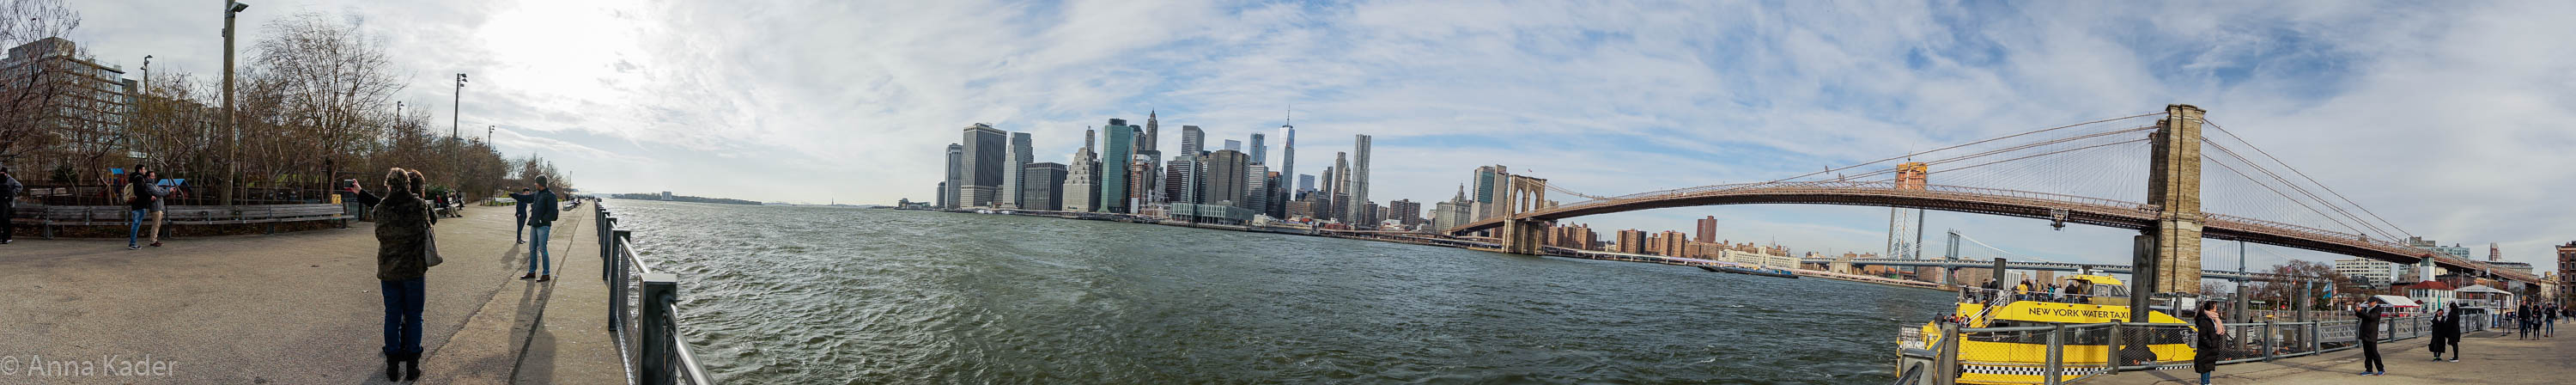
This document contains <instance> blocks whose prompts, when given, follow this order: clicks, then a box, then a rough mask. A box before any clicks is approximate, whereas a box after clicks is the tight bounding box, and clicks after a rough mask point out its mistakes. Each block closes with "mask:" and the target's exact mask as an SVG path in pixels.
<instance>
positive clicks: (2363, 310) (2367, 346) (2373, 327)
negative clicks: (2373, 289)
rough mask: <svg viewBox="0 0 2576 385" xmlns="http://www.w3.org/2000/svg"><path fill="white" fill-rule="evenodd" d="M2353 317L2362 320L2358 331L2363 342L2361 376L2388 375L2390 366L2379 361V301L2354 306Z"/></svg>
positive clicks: (2362, 302) (2373, 299) (2370, 300)
mask: <svg viewBox="0 0 2576 385" xmlns="http://www.w3.org/2000/svg"><path fill="white" fill-rule="evenodd" d="M2352 317H2353V318H2354V319H2359V320H2361V324H2360V325H2357V326H2356V327H2357V328H2358V329H2357V330H2356V331H2357V332H2358V333H2356V334H2358V335H2359V337H2360V340H2361V375H2364V376H2385V375H2388V364H2387V363H2384V362H2380V361H2379V299H2378V298H2371V299H2366V300H2362V301H2361V302H2360V303H2357V304H2354V305H2353V308H2352Z"/></svg>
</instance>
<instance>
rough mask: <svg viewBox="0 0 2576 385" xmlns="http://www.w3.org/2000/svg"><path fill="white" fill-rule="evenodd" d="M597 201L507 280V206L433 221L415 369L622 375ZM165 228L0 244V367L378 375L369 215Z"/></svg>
mask: <svg viewBox="0 0 2576 385" xmlns="http://www.w3.org/2000/svg"><path fill="white" fill-rule="evenodd" d="M589 213H590V207H589V206H583V207H582V208H580V209H577V210H568V211H565V212H564V214H563V219H564V220H563V221H561V222H560V223H558V224H557V225H556V226H555V230H554V236H553V240H552V244H551V245H550V246H552V247H550V248H551V249H554V250H555V253H556V256H555V259H554V261H553V262H554V265H555V275H556V278H557V279H556V281H554V282H549V283H545V284H539V283H536V282H533V281H525V280H519V279H517V278H518V275H519V274H521V273H522V272H525V271H526V267H527V261H526V252H527V250H526V248H525V247H524V246H525V245H520V244H517V243H515V242H514V241H513V239H512V234H511V230H512V229H511V225H510V215H511V211H510V210H509V208H507V207H477V208H473V209H470V210H469V211H468V212H467V217H465V218H447V219H444V220H442V221H441V222H440V223H439V225H438V241H439V250H440V253H441V255H442V256H444V257H445V259H446V263H445V264H442V265H439V266H438V267H434V268H431V269H430V271H429V276H428V289H429V295H428V298H427V302H428V306H427V309H425V311H424V312H423V316H422V317H423V319H424V321H425V323H424V329H425V331H424V332H423V333H422V338H421V340H422V346H423V347H424V348H426V349H428V353H427V354H426V355H425V357H424V358H422V367H423V368H424V369H425V371H426V373H427V375H426V376H424V377H423V378H422V382H423V383H460V384H502V383H513V382H524V383H554V384H600V383H623V382H625V380H624V378H623V376H624V375H625V369H624V366H623V364H621V363H620V361H619V360H618V358H617V357H618V356H617V353H616V351H617V350H616V348H615V346H613V345H610V344H609V341H610V339H609V338H610V335H609V333H608V332H607V331H605V330H604V329H603V328H602V325H604V323H605V321H604V319H605V317H606V311H607V310H606V309H607V304H606V301H607V293H606V291H607V289H606V288H605V287H604V286H603V285H602V284H601V283H600V281H599V272H600V270H599V263H600V262H599V254H598V250H597V249H598V243H597V242H598V240H597V239H592V238H594V234H596V233H595V229H593V228H592V227H591V226H592V223H591V215H590V214H589ZM165 242H167V244H168V247H160V248H151V247H146V248H144V249H143V250H132V251H129V250H125V243H124V240H122V239H118V240H112V241H110V240H32V239H21V240H20V241H19V242H17V243H15V244H10V245H0V293H7V294H5V295H0V383H11V384H15V383H186V384H197V383H234V384H259V383H268V384H323V383H328V384H351V383H360V384H365V383H385V382H386V381H385V380H384V359H383V358H382V357H381V356H380V355H378V353H377V352H378V350H379V349H380V348H381V347H382V345H383V341H384V340H383V332H384V329H383V319H384V318H383V317H384V314H383V306H384V305H383V297H381V294H380V293H379V292H378V290H377V281H376V279H375V272H376V270H375V268H376V264H375V250H376V241H375V231H374V225H373V224H368V223H356V224H353V225H352V226H351V227H350V228H348V229H340V230H318V231H305V232H296V233H286V234H278V235H259V236H232V237H214V238H182V239H171V240H165ZM39 361H41V362H44V363H53V364H57V365H52V366H47V365H42V364H34V363H36V362H39ZM137 364H139V365H137ZM84 365H86V366H88V367H92V368H95V369H91V370H90V371H89V372H87V373H84V372H83V371H81V370H80V368H81V367H82V366H84ZM129 365H131V366H132V367H135V368H140V369H144V370H134V371H132V372H139V373H121V370H120V369H124V368H128V367H129ZM57 367H59V368H64V369H69V370H62V371H56V370H52V368H57Z"/></svg>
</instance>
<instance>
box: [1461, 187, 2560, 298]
mask: <svg viewBox="0 0 2576 385" xmlns="http://www.w3.org/2000/svg"><path fill="white" fill-rule="evenodd" d="M1740 204H1822V205H1848V206H1874V207H1898V208H1915V209H1926V210H1940V211H1951V212H1962V213H1974V214H1987V215H1999V216H2008V217H2022V218H2035V219H2052V220H2062V221H2065V222H2066V223H2075V224H2085V225H2094V226H2104V227H2112V228H2123V229H2143V228H2147V227H2150V226H2153V224H2154V221H2155V220H2156V212H2155V210H2154V209H2153V207H2152V206H2147V205H2145V204H2141V203H2134V202H2123V201H2118V200H2110V199H2101V198H2090V197H2080V196H2072V195H2063V194H2049V193H2038V192H2028V191H2014V190H2004V189H1992V188H1978V187H1966V186H1942V185H1927V186H1924V187H1923V188H1922V189H1897V188H1894V185H1893V184H1892V183H1890V182H1850V181H1806V182H1785V183H1747V184H1731V185H1716V186H1702V187H1692V188H1684V189H1675V190H1664V191H1654V192H1646V193H1638V194H1630V195H1625V196H1619V197H1611V198H1608V199H1594V200H1588V201H1582V202H1575V203H1572V204H1566V205H1561V206H1554V207H1547V208H1543V209H1538V210H1536V211H1530V212H1524V213H1519V214H1515V215H1512V216H1511V217H1513V218H1519V219H1523V220H1538V221H1556V220H1562V219H1566V218H1572V217H1579V216H1585V215H1594V214H1608V213H1617V212H1627V211H1637V210H1647V209H1656V208H1671V207H1694V206H1717V205H1740ZM2202 214H2203V217H2204V218H2203V221H2204V222H2203V225H2204V226H2206V227H2204V228H2202V234H2201V235H2202V236H2203V237H2207V238H2210V239H2220V240H2240V241H2245V242H2251V243H2260V244H2267V245H2274V246H2282V247H2295V248H2301V249H2308V250H2316V251H2322V252H2328V253H2336V254H2343V255H2352V256H2359V257H2364V258H2371V259H2377V260H2382V261H2389V262H2396V263H2405V264H2413V263H2416V262H2417V261H2418V260H2420V259H2422V258H2423V257H2426V256H2433V257H2434V258H2436V263H2438V264H2440V265H2442V266H2443V267H2449V268H2455V269H2467V270H2470V271H2481V272H2486V273H2487V274H2492V275H2496V276H2499V277H2503V278H2507V279H2513V280H2517V281H2524V282H2537V281H2539V277H2538V276H2536V275H2532V274H2529V273H2522V272H2517V271H2509V270H2502V269H2496V268H2494V267H2493V266H2490V265H2487V264H2486V263H2484V262H2479V261H2475V260H2470V259H2465V258H2455V257H2449V256H2441V255H2438V254H2437V253H2434V252H2432V251H2430V250H2422V249H2417V248H2413V247H2409V246H2406V245H2403V244H2398V243H2394V241H2393V240H2368V239H2366V238H2361V237H2360V236H2358V235H2355V234H2347V233H2341V232H2336V231H2330V230H2322V229H2315V228H2308V227H2303V226H2298V225H2291V224H2285V223H2278V222H2269V221H2263V220H2259V219H2252V218H2243V217H2236V216H2229V215H2222V214H2216V213H2206V212H2204V213H2202ZM1504 219H1505V218H1504V217H1500V216H1498V217H1493V218H1487V219H1483V220H1478V221H1475V222H1469V223H1467V224H1464V225H1460V226H1458V227H1455V228H1451V229H1447V230H1446V232H1447V233H1451V234H1456V233H1461V232H1466V231H1474V230H1483V229H1492V228H1498V227H1500V226H1501V224H1502V221H1503V220H1504Z"/></svg>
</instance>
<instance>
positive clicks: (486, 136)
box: [483, 124, 501, 146]
mask: <svg viewBox="0 0 2576 385" xmlns="http://www.w3.org/2000/svg"><path fill="white" fill-rule="evenodd" d="M499 129H501V125H497V124H495V125H491V126H485V127H483V145H485V146H490V145H492V131H493V130H499Z"/></svg>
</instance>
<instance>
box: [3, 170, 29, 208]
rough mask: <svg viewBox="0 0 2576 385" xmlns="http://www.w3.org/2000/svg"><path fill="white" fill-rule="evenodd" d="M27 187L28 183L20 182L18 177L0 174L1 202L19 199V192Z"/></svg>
mask: <svg viewBox="0 0 2576 385" xmlns="http://www.w3.org/2000/svg"><path fill="white" fill-rule="evenodd" d="M26 189H27V185H22V184H18V178H14V177H6V176H0V204H6V203H8V202H10V201H14V200H17V199H18V192H19V191H20V190H26Z"/></svg>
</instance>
